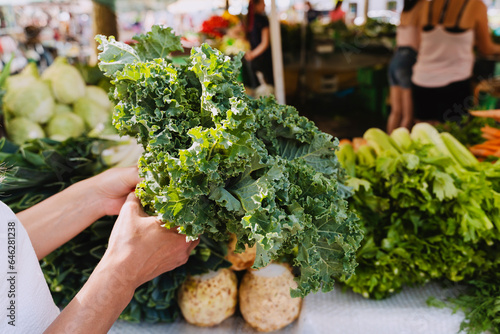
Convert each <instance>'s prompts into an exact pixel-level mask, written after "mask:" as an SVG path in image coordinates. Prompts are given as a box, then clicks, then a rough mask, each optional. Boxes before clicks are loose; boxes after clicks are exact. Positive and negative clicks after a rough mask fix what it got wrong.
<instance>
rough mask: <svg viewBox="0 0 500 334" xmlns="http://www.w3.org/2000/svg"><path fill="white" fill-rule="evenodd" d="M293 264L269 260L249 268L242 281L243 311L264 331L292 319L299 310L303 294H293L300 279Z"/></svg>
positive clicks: (240, 298)
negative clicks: (258, 267) (293, 296)
mask: <svg viewBox="0 0 500 334" xmlns="http://www.w3.org/2000/svg"><path fill="white" fill-rule="evenodd" d="M293 279H294V276H293V274H292V272H291V270H290V267H289V266H287V265H284V264H274V263H272V264H270V265H269V266H267V267H265V268H262V269H260V270H249V271H247V273H246V274H245V275H244V276H243V279H242V281H241V285H240V291H239V292H240V296H239V300H240V311H241V314H242V315H243V318H244V319H245V321H246V322H247V323H248V324H249V325H250V326H252V327H254V328H255V329H257V330H258V331H261V332H270V331H275V330H278V329H280V328H283V327H285V326H287V325H289V324H290V323H292V322H293V321H294V320H295V319H297V317H298V316H299V314H300V308H301V305H302V299H301V298H292V297H291V296H290V289H296V288H297V283H296V282H295V281H294V280H293Z"/></svg>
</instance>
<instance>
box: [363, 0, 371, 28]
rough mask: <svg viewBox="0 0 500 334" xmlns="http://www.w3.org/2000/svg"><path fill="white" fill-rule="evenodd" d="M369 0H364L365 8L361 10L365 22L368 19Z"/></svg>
mask: <svg viewBox="0 0 500 334" xmlns="http://www.w3.org/2000/svg"><path fill="white" fill-rule="evenodd" d="M369 2H370V1H369V0H365V8H364V11H363V18H364V19H365V23H366V22H367V21H368V6H369Z"/></svg>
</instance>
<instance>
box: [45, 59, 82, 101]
mask: <svg viewBox="0 0 500 334" xmlns="http://www.w3.org/2000/svg"><path fill="white" fill-rule="evenodd" d="M42 79H43V80H45V81H47V82H48V83H49V84H50V87H51V90H52V92H53V93H54V97H55V99H56V101H57V102H59V103H64V104H70V103H73V102H75V101H76V100H77V99H79V98H81V97H82V96H84V95H85V81H84V80H83V77H82V75H81V74H80V72H79V71H78V70H77V69H76V68H75V67H74V66H71V65H70V64H68V62H67V60H66V59H65V58H61V57H58V58H56V60H55V61H54V62H53V63H52V65H50V66H49V67H48V68H47V69H46V70H45V71H44V72H43V73H42Z"/></svg>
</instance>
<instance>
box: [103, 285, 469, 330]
mask: <svg viewBox="0 0 500 334" xmlns="http://www.w3.org/2000/svg"><path fill="white" fill-rule="evenodd" d="M459 291H460V286H457V287H454V288H452V289H444V288H441V287H440V286H439V285H437V284H434V283H433V284H428V285H426V286H424V287H417V288H405V289H404V290H403V291H402V292H401V293H399V294H396V295H394V296H392V297H391V298H388V299H385V300H379V301H375V300H370V299H365V298H363V297H362V296H361V295H359V294H355V293H353V292H351V291H347V292H345V293H343V292H342V291H341V287H340V286H337V288H336V289H335V290H334V291H332V292H329V293H326V294H324V293H317V294H314V295H309V296H307V297H306V298H305V299H304V304H303V308H302V312H301V314H300V317H299V319H298V320H297V321H295V322H294V323H292V324H291V325H289V326H287V327H285V328H284V329H282V330H280V331H275V332H272V333H276V334H347V333H348V334H419V333H422V334H423V333H425V334H455V333H458V332H459V328H460V323H461V322H462V320H463V318H464V315H463V313H462V312H457V313H455V314H453V312H452V310H450V309H447V308H445V309H440V308H436V307H430V306H428V305H427V304H426V300H427V299H428V298H429V297H436V298H439V299H441V298H446V297H449V296H452V295H455V294H456V293H458V292H459ZM109 333H116V334H118V333H119V334H135V333H141V334H156V333H158V334H159V333H162V334H170V333H172V334H174V333H175V334H177V333H183V334H225V333H227V334H233V333H238V334H246V333H258V332H257V331H255V330H253V329H252V328H251V327H250V326H249V325H247V324H246V323H245V322H244V320H243V319H242V318H241V316H239V315H238V316H233V317H231V318H229V319H227V320H226V321H224V322H223V323H222V324H220V325H219V326H216V327H212V328H203V327H196V326H193V325H189V324H187V323H186V322H185V321H184V320H182V319H178V320H177V321H175V322H174V323H171V324H147V323H139V324H132V323H127V322H125V321H120V320H119V321H117V322H116V323H115V324H114V325H113V327H112V328H111V330H110V331H109Z"/></svg>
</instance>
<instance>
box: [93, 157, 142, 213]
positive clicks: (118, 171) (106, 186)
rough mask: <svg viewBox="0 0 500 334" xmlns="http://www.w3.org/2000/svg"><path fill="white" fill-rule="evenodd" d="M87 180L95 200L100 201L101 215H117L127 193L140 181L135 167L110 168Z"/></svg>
mask: <svg viewBox="0 0 500 334" xmlns="http://www.w3.org/2000/svg"><path fill="white" fill-rule="evenodd" d="M88 182H89V183H90V184H91V185H90V187H91V189H93V190H94V194H95V196H96V197H97V200H98V201H99V202H101V203H102V208H103V212H102V215H103V216H104V215H109V216H113V215H117V214H118V213H119V212H120V209H121V207H122V205H123V203H125V200H126V198H127V195H128V194H129V193H130V192H131V191H133V190H134V189H135V186H136V185H137V183H139V182H140V178H139V172H138V170H137V167H127V168H112V169H109V170H107V171H105V172H103V173H101V174H99V175H96V176H94V177H92V178H90V179H88Z"/></svg>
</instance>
